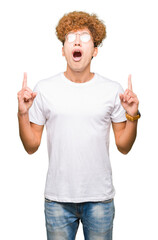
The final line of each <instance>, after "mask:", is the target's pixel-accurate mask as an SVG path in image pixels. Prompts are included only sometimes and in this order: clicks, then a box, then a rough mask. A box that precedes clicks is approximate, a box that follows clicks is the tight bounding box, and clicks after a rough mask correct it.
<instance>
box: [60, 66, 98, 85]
mask: <svg viewBox="0 0 158 240" xmlns="http://www.w3.org/2000/svg"><path fill="white" fill-rule="evenodd" d="M64 75H65V77H66V78H68V79H69V80H71V81H72V82H76V83H84V82H87V81H89V80H91V79H92V78H93V76H94V73H92V72H90V69H85V70H84V71H73V70H72V69H70V68H69V67H68V66H67V70H66V72H64Z"/></svg>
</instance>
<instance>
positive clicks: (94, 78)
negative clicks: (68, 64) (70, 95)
mask: <svg viewBox="0 0 158 240" xmlns="http://www.w3.org/2000/svg"><path fill="white" fill-rule="evenodd" d="M61 76H62V79H63V80H64V82H65V83H67V84H69V85H71V86H76V87H83V86H87V85H91V84H92V83H93V82H95V80H96V78H97V74H96V73H94V76H93V78H92V79H90V80H88V81H87V82H83V83H77V82H73V81H71V80H70V79H68V78H67V77H65V75H64V72H61Z"/></svg>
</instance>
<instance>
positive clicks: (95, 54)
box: [93, 47, 98, 57]
mask: <svg viewBox="0 0 158 240" xmlns="http://www.w3.org/2000/svg"><path fill="white" fill-rule="evenodd" d="M97 54H98V47H95V48H94V53H93V57H96V56H97Z"/></svg>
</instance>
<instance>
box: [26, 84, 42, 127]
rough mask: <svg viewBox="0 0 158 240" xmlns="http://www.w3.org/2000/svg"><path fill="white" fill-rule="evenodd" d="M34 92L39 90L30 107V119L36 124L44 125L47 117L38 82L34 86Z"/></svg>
mask: <svg viewBox="0 0 158 240" xmlns="http://www.w3.org/2000/svg"><path fill="white" fill-rule="evenodd" d="M33 92H37V95H36V97H35V99H34V101H33V104H32V106H31V107H30V109H29V120H30V122H33V123H35V124H38V125H44V124H45V122H46V117H45V114H44V109H43V101H42V95H41V92H40V89H39V86H38V84H36V86H35V87H34V89H33Z"/></svg>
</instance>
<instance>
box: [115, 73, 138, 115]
mask: <svg viewBox="0 0 158 240" xmlns="http://www.w3.org/2000/svg"><path fill="white" fill-rule="evenodd" d="M120 100H121V104H122V106H123V108H124V109H125V110H126V112H127V113H128V114H129V115H131V116H136V115H137V113H138V105H139V100H138V98H137V95H136V94H135V93H134V92H133V90H132V81H131V74H130V75H129V76H128V88H127V89H126V91H125V92H124V94H120Z"/></svg>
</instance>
